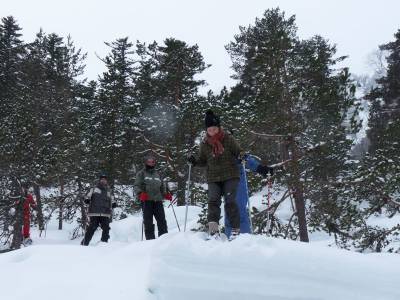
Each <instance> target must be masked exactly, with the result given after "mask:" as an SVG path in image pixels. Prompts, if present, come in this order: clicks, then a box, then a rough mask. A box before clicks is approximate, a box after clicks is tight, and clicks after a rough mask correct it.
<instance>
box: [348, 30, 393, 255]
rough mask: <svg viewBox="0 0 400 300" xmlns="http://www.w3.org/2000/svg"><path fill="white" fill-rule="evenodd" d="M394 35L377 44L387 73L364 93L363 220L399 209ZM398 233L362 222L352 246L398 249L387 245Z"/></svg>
mask: <svg viewBox="0 0 400 300" xmlns="http://www.w3.org/2000/svg"><path fill="white" fill-rule="evenodd" d="M394 36H395V41H393V42H389V43H387V44H384V45H382V46H380V49H381V50H385V51H387V53H388V56H387V57H386V59H387V63H388V68H387V74H386V75H383V76H382V77H381V78H379V79H378V80H377V86H376V87H375V88H374V89H372V90H371V92H370V93H369V94H368V95H367V99H369V100H370V101H371V111H370V119H369V124H368V125H369V128H370V129H369V130H368V132H367V134H368V138H369V140H370V143H371V146H370V148H369V150H368V153H367V155H366V156H365V157H364V159H363V160H362V164H361V166H360V168H359V169H358V172H357V178H356V182H357V184H358V193H357V196H358V199H359V202H360V203H362V204H363V206H364V207H365V209H364V210H363V213H364V216H365V219H366V220H367V219H368V218H370V217H371V216H374V215H381V214H382V215H385V216H387V217H388V218H392V217H394V216H395V215H397V214H398V213H399V209H400V197H399V195H400V178H399V176H398V175H399V174H400V168H399V165H400V30H399V31H397V33H396V34H395V35H394ZM365 204H367V205H365ZM399 234H400V228H399V226H393V227H391V228H381V227H379V226H370V225H368V223H364V226H363V227H362V228H361V229H360V230H359V232H357V235H356V236H357V240H356V246H357V247H358V248H360V249H361V250H367V249H369V250H374V251H383V250H384V249H386V250H388V251H394V250H398V249H393V248H387V246H388V245H389V243H390V241H392V240H395V239H397V236H398V235H399Z"/></svg>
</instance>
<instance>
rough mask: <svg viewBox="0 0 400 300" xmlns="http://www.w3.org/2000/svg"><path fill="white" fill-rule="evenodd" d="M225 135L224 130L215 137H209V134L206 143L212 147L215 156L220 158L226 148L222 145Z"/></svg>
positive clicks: (220, 130)
mask: <svg viewBox="0 0 400 300" xmlns="http://www.w3.org/2000/svg"><path fill="white" fill-rule="evenodd" d="M224 136H225V133H224V131H223V130H222V128H220V129H219V132H218V133H217V134H216V135H214V136H209V135H208V134H207V137H206V142H207V144H209V145H211V146H212V151H213V156H214V157H218V156H220V155H221V154H222V153H224V146H223V145H222V140H223V139H224Z"/></svg>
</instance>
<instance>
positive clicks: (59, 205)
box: [58, 177, 64, 230]
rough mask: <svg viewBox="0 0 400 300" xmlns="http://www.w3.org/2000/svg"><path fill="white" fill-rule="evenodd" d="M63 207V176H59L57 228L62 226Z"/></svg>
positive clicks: (60, 228) (59, 228)
mask: <svg viewBox="0 0 400 300" xmlns="http://www.w3.org/2000/svg"><path fill="white" fill-rule="evenodd" d="M63 208H64V178H63V177H60V198H59V200H58V209H59V211H58V230H62V227H63Z"/></svg>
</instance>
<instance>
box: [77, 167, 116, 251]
mask: <svg viewBox="0 0 400 300" xmlns="http://www.w3.org/2000/svg"><path fill="white" fill-rule="evenodd" d="M113 200H114V197H113V196H112V195H111V189H110V187H109V185H108V182H107V175H106V174H104V173H102V174H101V175H100V179H99V182H98V184H97V185H96V187H94V188H92V189H90V191H89V193H88V194H87V195H86V196H85V203H86V204H89V210H88V217H89V218H90V222H89V226H88V228H87V230H86V233H85V237H84V238H83V240H82V242H81V244H82V245H84V246H88V245H89V243H90V240H91V239H92V237H93V234H94V233H95V231H96V229H97V227H98V226H99V225H100V227H101V229H102V235H101V241H102V242H105V243H107V242H108V239H109V238H110V234H109V232H110V220H111V213H112V209H113V208H115V207H116V206H117V204H116V203H115V202H113Z"/></svg>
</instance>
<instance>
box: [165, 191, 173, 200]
mask: <svg viewBox="0 0 400 300" xmlns="http://www.w3.org/2000/svg"><path fill="white" fill-rule="evenodd" d="M164 199H165V200H168V201H172V194H171V193H166V194H165V195H164Z"/></svg>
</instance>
